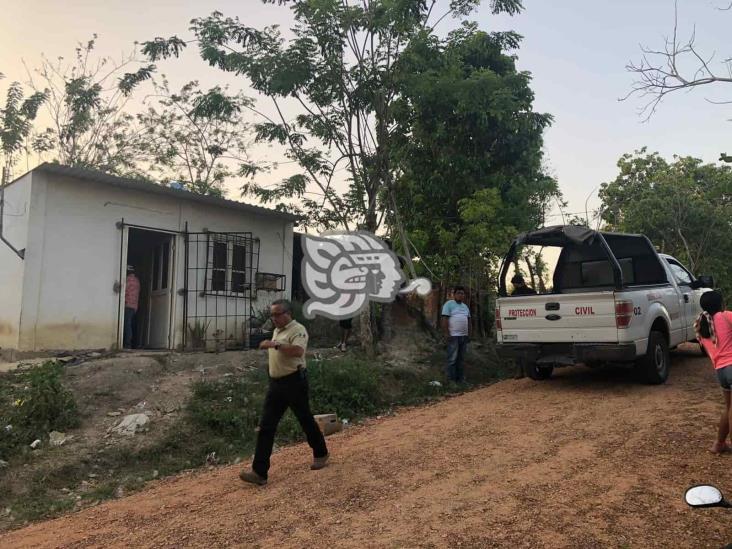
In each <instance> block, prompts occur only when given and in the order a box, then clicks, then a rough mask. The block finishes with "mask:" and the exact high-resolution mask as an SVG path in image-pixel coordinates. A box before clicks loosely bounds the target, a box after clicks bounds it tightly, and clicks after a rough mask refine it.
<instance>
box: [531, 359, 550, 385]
mask: <svg viewBox="0 0 732 549" xmlns="http://www.w3.org/2000/svg"><path fill="white" fill-rule="evenodd" d="M553 371H554V366H539V365H538V364H537V363H536V362H525V363H524V372H525V373H526V375H527V376H529V377H530V378H531V379H533V380H535V381H541V380H543V379H549V378H550V377H552V372H553Z"/></svg>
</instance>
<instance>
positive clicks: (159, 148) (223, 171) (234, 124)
mask: <svg viewBox="0 0 732 549" xmlns="http://www.w3.org/2000/svg"><path fill="white" fill-rule="evenodd" d="M155 91H156V93H155V97H154V98H155V99H157V104H155V103H152V104H148V108H147V110H146V111H145V112H143V113H140V114H139V115H138V117H137V119H138V123H139V125H140V126H141V127H142V128H144V132H143V134H142V135H143V137H142V141H143V142H144V150H143V151H141V153H140V154H141V156H142V157H143V158H144V160H143V163H145V164H146V165H147V166H148V173H150V174H156V176H157V177H158V178H159V179H161V180H163V181H168V182H169V181H178V182H180V183H182V184H183V186H184V188H185V189H186V190H189V191H191V192H194V193H198V194H207V195H214V196H223V194H224V190H223V184H224V182H225V181H226V179H227V178H229V177H231V176H233V175H235V174H237V173H242V172H246V173H248V174H250V175H253V174H255V173H258V172H259V171H260V170H261V169H262V168H261V167H260V166H259V165H257V164H256V163H254V162H251V161H250V160H249V159H248V157H247V154H246V149H247V145H248V143H247V137H248V134H249V125H248V124H247V122H246V120H245V118H244V116H243V111H244V110H245V109H248V108H249V107H250V106H251V100H250V99H248V98H247V97H245V96H244V95H242V94H236V95H229V94H228V93H227V91H226V90H225V89H222V88H219V87H215V88H212V89H210V90H208V91H203V90H201V89H200V87H199V84H198V82H196V81H193V82H189V83H188V84H186V85H185V86H183V87H182V88H181V90H180V91H179V92H177V93H171V91H170V89H169V85H168V82H167V81H166V80H163V82H162V83H161V84H158V85H155ZM149 99H151V98H148V100H149Z"/></svg>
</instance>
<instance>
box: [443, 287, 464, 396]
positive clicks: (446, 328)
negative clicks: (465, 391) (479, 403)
mask: <svg viewBox="0 0 732 549" xmlns="http://www.w3.org/2000/svg"><path fill="white" fill-rule="evenodd" d="M442 330H443V332H444V333H445V336H446V337H447V379H448V380H449V381H454V382H456V383H463V382H464V381H465V370H464V368H463V362H464V360H465V352H466V351H467V348H468V341H469V340H470V309H469V308H468V306H467V305H466V304H465V288H464V287H463V286H455V288H453V290H452V299H451V300H449V301H448V302H446V303H445V305H444V306H443V307H442Z"/></svg>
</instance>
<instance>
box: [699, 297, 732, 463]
mask: <svg viewBox="0 0 732 549" xmlns="http://www.w3.org/2000/svg"><path fill="white" fill-rule="evenodd" d="M699 304H700V305H701V308H702V312H701V314H700V315H699V318H697V319H696V322H695V323H694V328H695V329H696V338H697V340H698V341H699V343H700V344H701V345H702V346H703V347H704V350H705V351H706V352H707V355H708V356H709V358H710V359H711V360H712V364H713V365H714V371H715V372H716V374H717V379H718V380H719V384H720V385H721V386H722V393H723V394H724V410H723V411H722V417H721V418H720V420H719V431H718V433H717V442H715V443H714V446H712V448H711V451H712V452H713V453H715V454H720V453H722V452H726V451H728V450H729V449H730V447H729V445H728V444H727V436H728V435H729V434H730V425H732V404H731V402H732V311H725V310H724V305H723V303H722V294H721V293H719V292H718V291H716V290H715V291H713V292H705V293H703V294H702V296H701V298H700V299H699Z"/></svg>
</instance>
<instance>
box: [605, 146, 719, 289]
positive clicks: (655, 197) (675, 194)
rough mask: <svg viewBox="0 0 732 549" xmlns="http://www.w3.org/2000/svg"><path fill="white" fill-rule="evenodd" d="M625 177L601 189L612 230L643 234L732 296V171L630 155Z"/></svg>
mask: <svg viewBox="0 0 732 549" xmlns="http://www.w3.org/2000/svg"><path fill="white" fill-rule="evenodd" d="M618 168H619V169H620V173H619V174H618V176H617V177H616V178H615V180H614V181H611V182H609V183H604V184H603V185H602V186H601V189H600V193H599V196H600V199H601V200H602V218H603V220H604V221H605V223H606V224H607V226H608V228H610V229H611V230H618V231H625V232H637V233H643V234H645V235H646V236H648V238H650V239H651V241H652V242H653V243H654V244H655V245H656V246H657V247H658V248H659V249H660V250H661V251H663V252H666V253H668V254H671V255H673V256H675V257H677V258H678V259H679V260H681V261H683V262H684V263H686V265H687V266H688V267H689V269H691V271H692V272H693V273H694V274H697V275H698V274H712V275H714V276H715V278H716V279H717V284H718V285H719V286H720V287H721V288H723V289H725V290H726V291H731V290H732V265H730V257H732V225H731V224H730V220H731V219H732V167H730V166H717V165H714V164H704V163H703V162H702V161H701V160H699V159H697V158H692V157H679V156H675V157H674V160H673V162H668V161H667V160H665V159H664V158H662V157H661V156H660V155H658V153H652V154H649V153H648V152H647V151H646V149H645V148H644V149H641V150H639V151H636V152H635V153H634V154H625V155H623V156H622V157H621V158H620V160H619V161H618Z"/></svg>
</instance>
